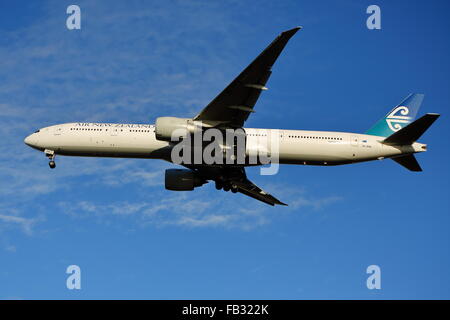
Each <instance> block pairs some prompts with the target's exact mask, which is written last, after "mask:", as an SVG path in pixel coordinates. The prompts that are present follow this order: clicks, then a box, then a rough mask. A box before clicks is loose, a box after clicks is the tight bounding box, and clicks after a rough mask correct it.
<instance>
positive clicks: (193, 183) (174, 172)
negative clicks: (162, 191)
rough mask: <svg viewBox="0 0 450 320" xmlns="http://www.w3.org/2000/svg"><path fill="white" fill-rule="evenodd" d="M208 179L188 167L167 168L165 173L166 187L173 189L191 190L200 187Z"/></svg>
mask: <svg viewBox="0 0 450 320" xmlns="http://www.w3.org/2000/svg"><path fill="white" fill-rule="evenodd" d="M204 183H206V181H205V180H204V179H202V178H200V177H199V176H198V175H197V174H196V173H195V172H194V171H192V170H188V169H167V170H166V174H165V187H166V189H167V190H172V191H191V190H194V188H196V187H200V186H201V185H203V184H204Z"/></svg>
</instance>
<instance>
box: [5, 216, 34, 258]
mask: <svg viewBox="0 0 450 320" xmlns="http://www.w3.org/2000/svg"><path fill="white" fill-rule="evenodd" d="M39 220H41V219H38V218H33V219H29V218H23V217H19V216H13V215H5V214H0V222H1V224H2V225H3V226H5V225H6V226H17V227H19V228H20V229H22V230H23V232H25V233H26V234H27V235H31V234H32V233H33V226H34V225H35V224H36V223H37V222H38V221H39ZM8 248H10V249H11V248H12V246H8ZM13 249H14V251H15V247H14V248H13ZM10 251H11V250H10Z"/></svg>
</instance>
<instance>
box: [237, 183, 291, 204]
mask: <svg viewBox="0 0 450 320" xmlns="http://www.w3.org/2000/svg"><path fill="white" fill-rule="evenodd" d="M233 183H234V184H235V185H236V186H237V187H238V192H240V193H242V194H245V195H246V196H249V197H252V198H254V199H256V200H259V201H262V202H265V203H267V204H270V205H271V206H274V205H276V204H279V205H282V206H287V204H286V203H283V202H281V201H280V200H278V199H277V198H275V197H274V196H272V195H271V194H269V193H267V192H265V191H264V190H262V189H261V188H259V187H258V186H257V185H255V184H254V183H253V182H251V181H250V180H248V179H247V178H246V179H245V180H244V181H235V182H233Z"/></svg>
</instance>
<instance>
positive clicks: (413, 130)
mask: <svg viewBox="0 0 450 320" xmlns="http://www.w3.org/2000/svg"><path fill="white" fill-rule="evenodd" d="M437 118H439V114H437V113H427V114H426V115H424V116H423V117H421V118H420V119H417V120H416V121H414V122H412V123H410V124H408V125H407V126H406V127H404V128H403V129H400V130H399V131H397V132H395V133H394V134H392V135H390V136H389V137H387V138H386V139H384V140H383V143H384V144H388V145H408V144H413V143H414V142H415V141H417V140H419V138H420V136H421V135H422V134H424V132H425V131H427V129H428V128H429V127H430V126H431V125H432V124H433V122H435V121H436V119H437Z"/></svg>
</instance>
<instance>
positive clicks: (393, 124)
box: [386, 106, 411, 131]
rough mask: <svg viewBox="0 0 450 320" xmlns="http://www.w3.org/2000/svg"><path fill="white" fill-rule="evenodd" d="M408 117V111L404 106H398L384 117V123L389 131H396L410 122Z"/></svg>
mask: <svg viewBox="0 0 450 320" xmlns="http://www.w3.org/2000/svg"><path fill="white" fill-rule="evenodd" d="M408 115H409V109H408V107H405V106H399V107H397V108H395V109H394V110H393V111H392V112H391V113H389V114H388V116H387V117H386V122H387V124H388V126H389V129H391V130H392V131H398V130H400V129H401V128H403V127H404V125H405V124H408V123H410V122H411V117H409V116H408Z"/></svg>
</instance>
